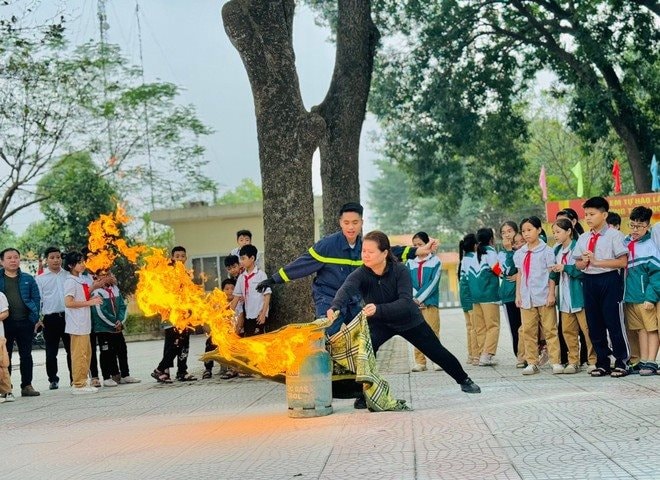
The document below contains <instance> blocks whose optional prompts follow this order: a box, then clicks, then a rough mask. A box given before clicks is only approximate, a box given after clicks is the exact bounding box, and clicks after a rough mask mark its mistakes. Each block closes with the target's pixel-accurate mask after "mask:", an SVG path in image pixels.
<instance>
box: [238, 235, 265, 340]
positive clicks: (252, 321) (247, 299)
mask: <svg viewBox="0 0 660 480" xmlns="http://www.w3.org/2000/svg"><path fill="white" fill-rule="evenodd" d="M239 253H240V261H241V266H242V267H243V269H244V270H243V273H241V274H240V275H239V276H238V279H237V280H236V288H235V289H234V298H233V300H232V302H231V307H232V309H235V308H236V305H237V304H238V302H239V301H242V303H243V308H244V309H245V321H244V324H243V330H244V336H245V337H251V336H253V335H257V334H259V333H264V332H265V331H266V321H267V319H268V306H269V304H270V294H271V290H270V288H266V289H264V291H263V292H262V293H260V292H258V291H257V285H259V283H260V282H262V281H264V280H266V279H267V278H268V275H266V273H265V272H264V271H263V270H259V268H257V265H256V262H257V254H258V251H257V247H255V246H254V245H249V244H248V245H244V246H243V247H241V251H240V252H239Z"/></svg>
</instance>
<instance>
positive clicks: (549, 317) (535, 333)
mask: <svg viewBox="0 0 660 480" xmlns="http://www.w3.org/2000/svg"><path fill="white" fill-rule="evenodd" d="M520 314H521V317H522V329H523V336H524V337H525V357H526V359H527V363H528V364H530V365H538V363H539V343H538V342H539V325H541V327H542V328H543V333H544V334H545V341H546V344H547V347H548V356H549V357H550V363H552V364H558V363H559V362H560V353H559V337H558V336H557V312H556V310H555V307H545V306H544V307H532V308H521V309H520Z"/></svg>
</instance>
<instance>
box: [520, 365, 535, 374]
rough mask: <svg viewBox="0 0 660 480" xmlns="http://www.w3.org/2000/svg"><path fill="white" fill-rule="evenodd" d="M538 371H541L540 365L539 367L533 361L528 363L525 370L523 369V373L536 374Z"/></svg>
mask: <svg viewBox="0 0 660 480" xmlns="http://www.w3.org/2000/svg"><path fill="white" fill-rule="evenodd" d="M536 373H539V367H537V366H536V365H534V364H533V363H530V364H529V365H527V366H526V367H525V368H523V371H522V374H523V375H534V374H536Z"/></svg>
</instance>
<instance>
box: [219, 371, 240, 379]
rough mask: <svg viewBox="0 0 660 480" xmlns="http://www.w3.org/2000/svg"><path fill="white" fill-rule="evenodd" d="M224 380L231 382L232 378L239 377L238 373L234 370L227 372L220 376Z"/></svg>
mask: <svg viewBox="0 0 660 480" xmlns="http://www.w3.org/2000/svg"><path fill="white" fill-rule="evenodd" d="M219 376H220V378H222V379H223V380H229V379H230V378H234V377H238V373H236V372H235V371H233V370H227V371H226V372H225V373H222V374H220V375H219Z"/></svg>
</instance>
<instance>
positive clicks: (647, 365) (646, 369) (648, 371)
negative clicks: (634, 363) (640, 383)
mask: <svg viewBox="0 0 660 480" xmlns="http://www.w3.org/2000/svg"><path fill="white" fill-rule="evenodd" d="M657 373H658V364H657V363H655V362H644V363H641V362H640V368H639V374H640V375H641V376H642V377H650V376H651V375H656V374H657Z"/></svg>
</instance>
